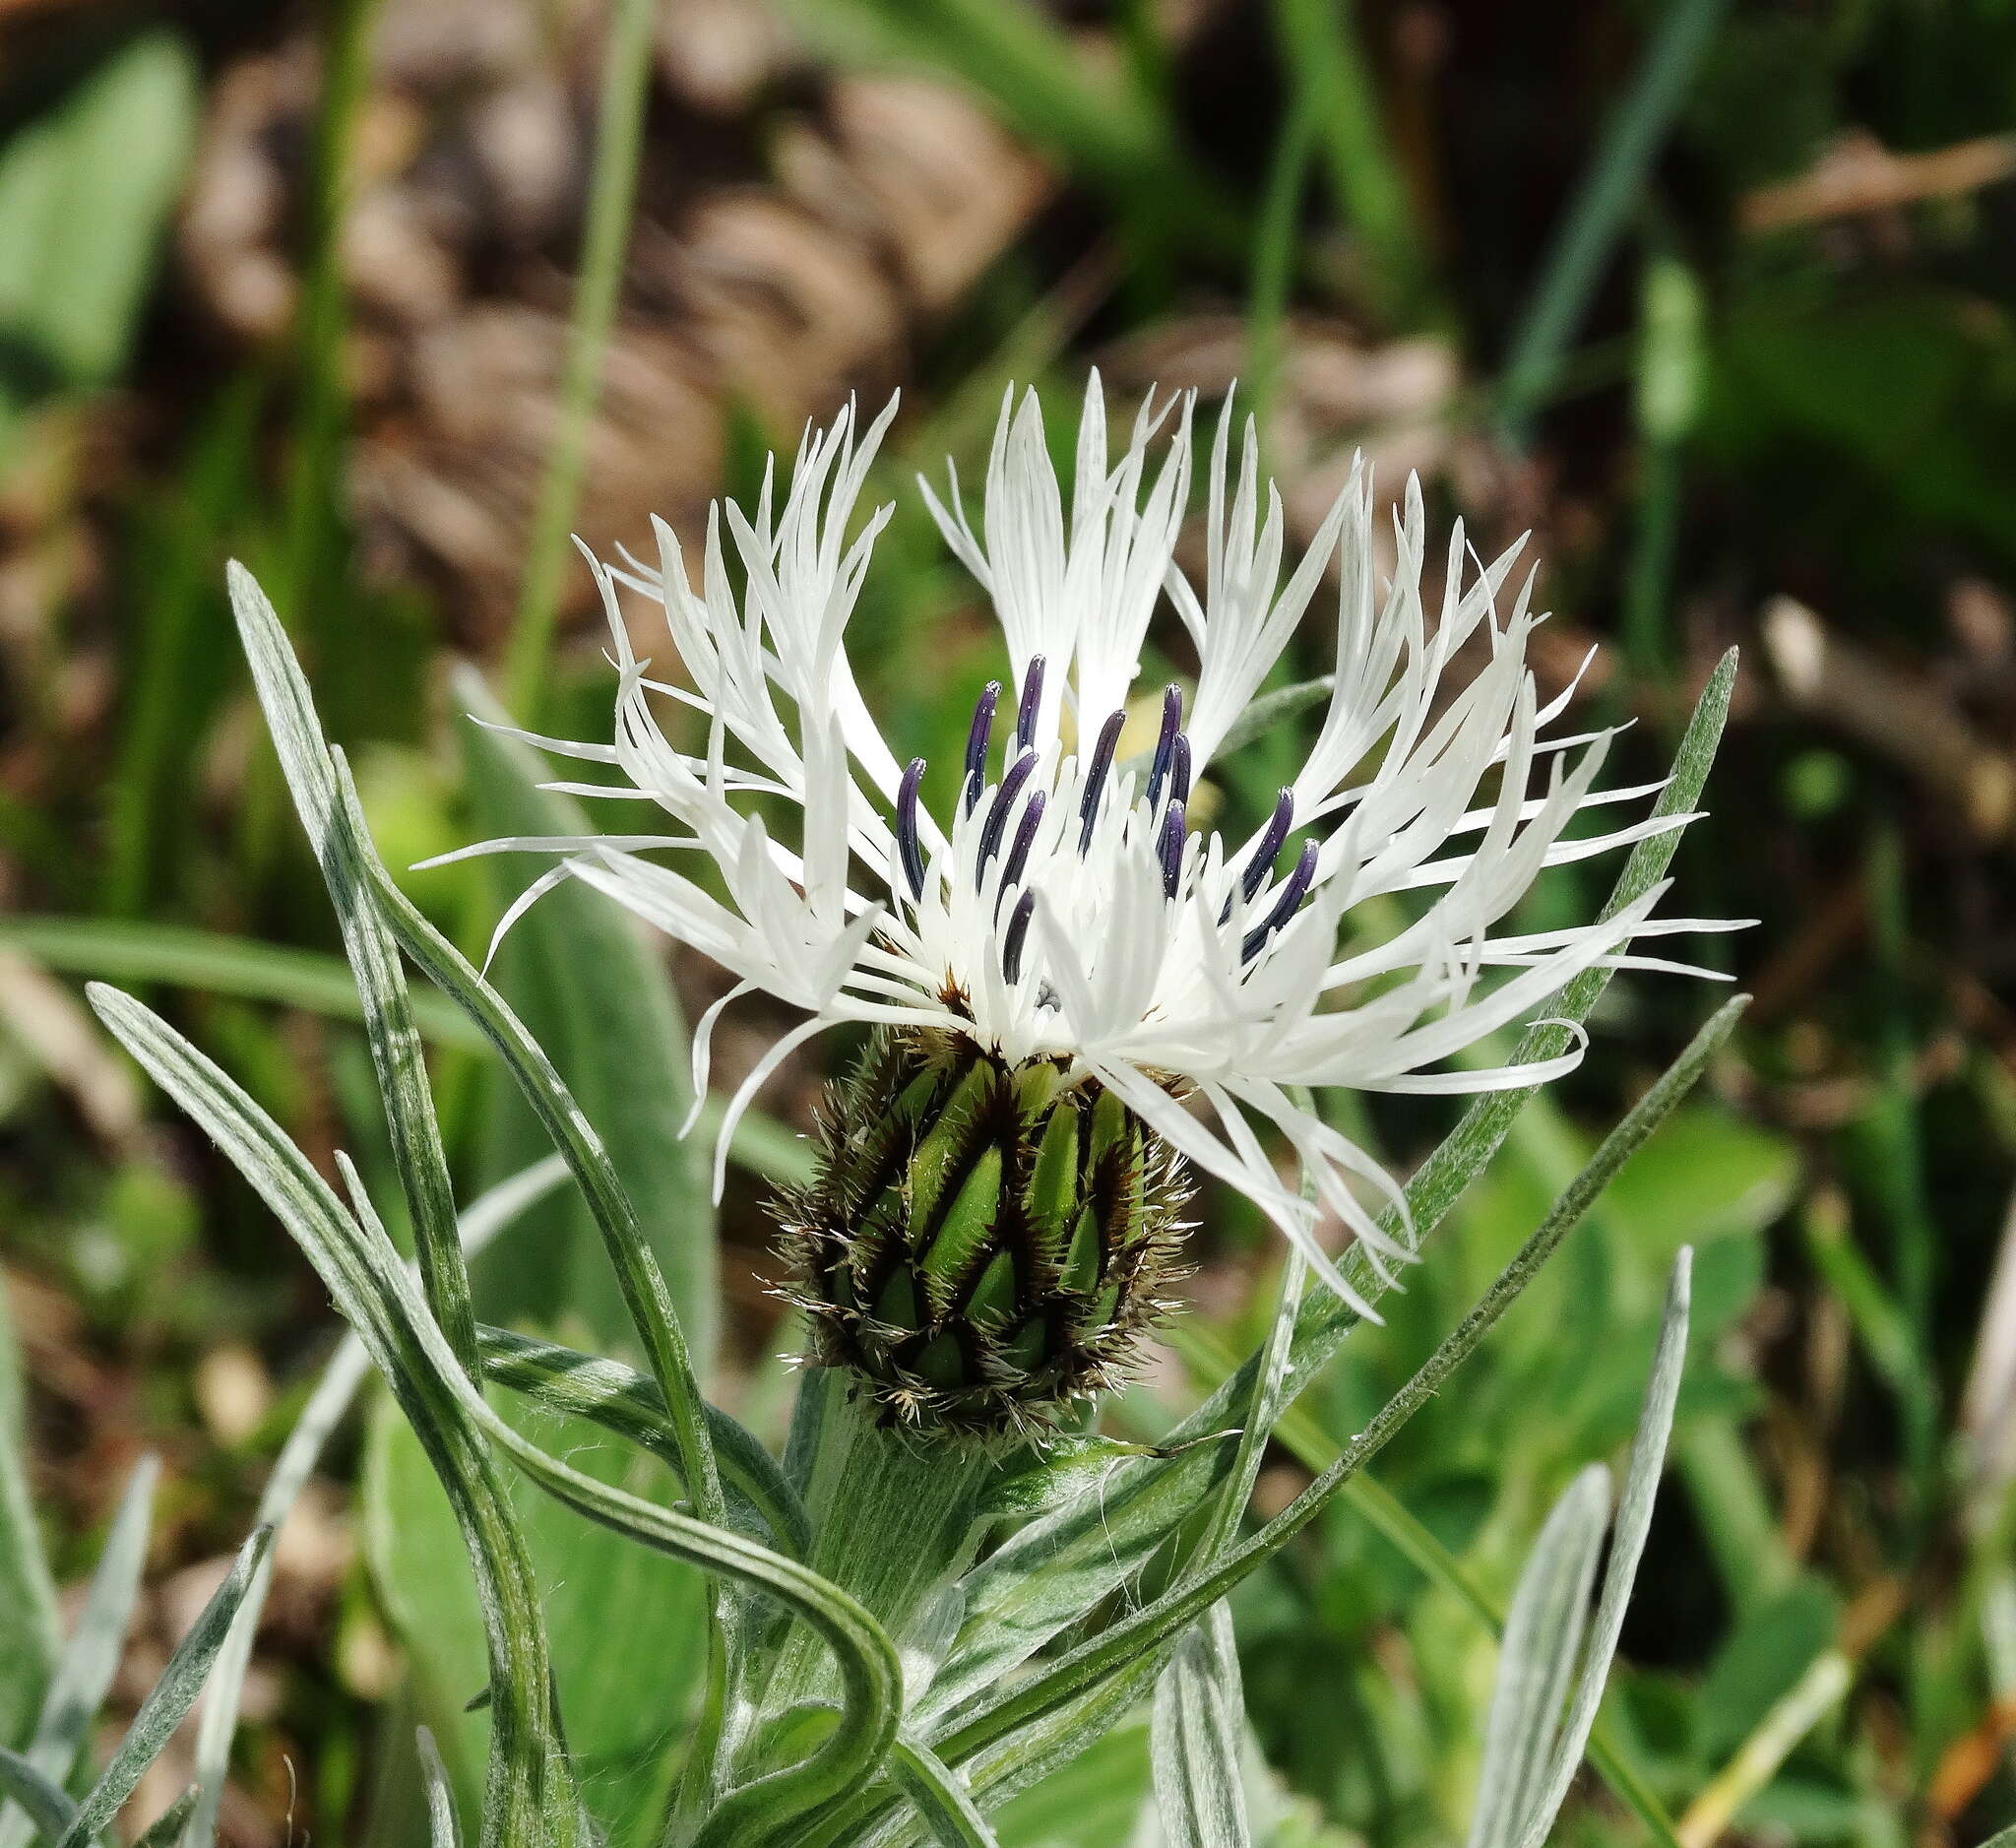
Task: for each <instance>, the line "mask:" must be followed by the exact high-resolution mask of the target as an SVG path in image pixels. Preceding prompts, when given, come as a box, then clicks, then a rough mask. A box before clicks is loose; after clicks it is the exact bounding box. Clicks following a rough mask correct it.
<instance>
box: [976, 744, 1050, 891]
mask: <svg viewBox="0 0 2016 1848" xmlns="http://www.w3.org/2000/svg"><path fill="white" fill-rule="evenodd" d="M1035 768H1036V752H1034V751H1024V752H1023V754H1022V755H1021V756H1020V757H1018V758H1016V760H1015V762H1014V763H1013V764H1012V765H1010V766H1009V770H1008V774H1007V775H1006V776H1005V777H1003V778H1002V779H1001V787H1000V788H999V789H998V790H996V791H995V792H994V805H993V807H991V808H990V809H988V810H987V819H986V824H985V825H984V826H983V827H982V828H981V829H980V852H979V859H978V860H977V861H976V862H975V868H976V870H977V871H979V872H985V871H986V869H987V862H988V861H989V860H992V859H993V858H994V856H995V855H996V854H998V853H999V852H1000V851H1001V837H1002V835H1004V834H1006V833H1007V832H1008V811H1009V810H1010V809H1011V808H1013V807H1014V806H1015V798H1016V797H1018V796H1020V795H1021V794H1022V786H1023V785H1024V784H1025V783H1027V782H1028V781H1029V778H1030V773H1031V772H1032V771H1033V770H1035Z"/></svg>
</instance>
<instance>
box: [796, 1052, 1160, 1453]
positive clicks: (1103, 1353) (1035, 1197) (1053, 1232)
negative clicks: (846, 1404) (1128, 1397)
mask: <svg viewBox="0 0 2016 1848" xmlns="http://www.w3.org/2000/svg"><path fill="white" fill-rule="evenodd" d="M820 1130H821V1135H820V1152H819V1171H818V1175H817V1178H816V1179H814V1180H813V1181H812V1183H811V1184H810V1185H809V1186H807V1187H805V1188H802V1189H800V1190H798V1191H797V1192H796V1193H794V1194H793V1195H792V1196H790V1197H789V1199H788V1201H787V1205H786V1220H787V1225H786V1238H787V1244H788V1250H789V1253H790V1256H791V1259H792V1262H793V1264H794V1266H795V1269H796V1272H797V1278H796V1283H795V1285H794V1287H793V1289H792V1290H791V1291H790V1296H791V1300H792V1301H793V1302H795V1303H797V1304H798V1305H799V1306H801V1307H803V1308H804V1309H805V1310H806V1311H807V1312H808V1313H809V1314H810V1316H811V1318H812V1327H813V1339H814V1355H815V1358H816V1359H817V1360H818V1361H819V1362H820V1363H821V1364H823V1365H825V1366H828V1367H844V1368H847V1369H849V1370H851V1371H852V1372H853V1373H854V1374H855V1375H856V1376H857V1377H858V1378H859V1379H860V1380H861V1381H862V1382H863V1383H864V1384H865V1385H866V1387H867V1389H868V1390H869V1391H870V1392H871V1393H872V1394H873V1395H874V1397H875V1398H876V1400H877V1401H878V1402H879V1403H880V1404H881V1405H882V1406H883V1408H884V1410H885V1411H886V1412H887V1413H888V1415H889V1416H890V1417H891V1418H892V1419H893V1420H895V1421H898V1422H901V1423H905V1424H913V1425H920V1426H936V1427H950V1428H953V1429H958V1430H966V1431H974V1432H1010V1431H1020V1430H1028V1429H1031V1428H1034V1427H1039V1426H1041V1425H1045V1424H1048V1423H1051V1422H1053V1421H1054V1419H1055V1417H1056V1416H1057V1414H1058V1413H1059V1412H1060V1411H1062V1410H1063V1409H1064V1408H1066V1407H1068V1406H1070V1405H1071V1404H1073V1403H1074V1402H1076V1401H1079V1400H1083V1399H1085V1398H1088V1397H1090V1396H1091V1395H1092V1394H1094V1393H1096V1392H1100V1391H1103V1390H1105V1389H1107V1388H1110V1387H1111V1386H1113V1385H1116V1384H1117V1383H1119V1381H1120V1380H1121V1379H1123V1378H1124V1377H1125V1374H1126V1370H1127V1367H1128V1363H1129V1361H1130V1360H1131V1359H1132V1358H1133V1356H1134V1354H1135V1351H1136V1349H1137V1347H1138V1345H1139V1341H1140V1336H1141V1331H1142V1330H1143V1329H1144V1328H1145V1327H1146V1326H1148V1325H1149V1324H1150V1323H1151V1322H1153V1321H1154V1320H1155V1319H1156V1318H1157V1317H1158V1316H1160V1315H1161V1314H1162V1313H1164V1312H1165V1311H1166V1309H1167V1307H1168V1304H1167V1303H1166V1301H1165V1299H1164V1296H1163V1291H1164V1289H1165V1287H1166V1285H1167V1284H1168V1283H1169V1282H1170V1280H1171V1279H1172V1278H1173V1277H1175V1276H1177V1275H1179V1274H1180V1273H1179V1271H1178V1270H1177V1268H1176V1254H1177V1248H1178V1245H1179V1242H1180V1234H1181V1231H1182V1228H1181V1227H1180V1226H1179V1225H1178V1224H1177V1215H1178V1213H1179V1212H1180V1211H1181V1209H1182V1206H1183V1204H1184V1201H1185V1199H1186V1198H1187V1190H1186V1188H1185V1187H1184V1186H1183V1184H1182V1181H1181V1179H1180V1174H1179V1166H1180V1165H1179V1163H1178V1162H1177V1160H1176V1158H1175V1156H1174V1155H1173V1154H1172V1152H1171V1151H1170V1150H1169V1148H1168V1147H1167V1145H1166V1143H1164V1142H1163V1140H1162V1139H1161V1138H1160V1137H1159V1136H1157V1135H1156V1134H1155V1133H1154V1132H1153V1131H1152V1130H1150V1129H1149V1128H1148V1127H1147V1126H1146V1125H1145V1124H1144V1123H1142V1121H1141V1120H1140V1118H1138V1117H1137V1116H1136V1115H1134V1114H1133V1112H1132V1111H1130V1110H1128V1109H1127V1108H1126V1106H1125V1105H1123V1104H1122V1103H1121V1102H1120V1100H1119V1099H1118V1098H1116V1097H1114V1096H1113V1095H1112V1094H1111V1093H1110V1092H1107V1091H1105V1090H1103V1089H1102V1088H1101V1087H1100V1086H1099V1085H1098V1084H1096V1083H1094V1082H1092V1081H1091V1080H1081V1081H1079V1082H1077V1083H1067V1082H1066V1070H1065V1067H1064V1066H1063V1065H1062V1064H1060V1063H1058V1062H1056V1061H1054V1060H1050V1059H1038V1060H1034V1061H1032V1062H1030V1063H1027V1064H1023V1065H1018V1066H1009V1065H1006V1064H1004V1063H1002V1062H1001V1060H999V1059H998V1058H996V1057H995V1056H993V1055H992V1054H990V1053H988V1052H985V1051H981V1050H980V1049H978V1048H977V1047H976V1046H974V1045H973V1043H972V1042H971V1041H969V1040H966V1039H964V1038H961V1037H959V1036H955V1035H952V1034H945V1033H936V1032H914V1031H908V1030H904V1031H896V1032H883V1033H879V1034H878V1035H877V1036H876V1037H875V1039H874V1040H873V1042H872V1043H871V1044H870V1046H869V1048H868V1051H867V1052H866V1053H865V1055H864V1056H863V1057H862V1059H861V1062H860V1064H859V1066H858V1067H857V1068H856V1069H855V1070H854V1072H853V1073H852V1075H851V1077H850V1078H849V1079H848V1080H847V1081H846V1082H845V1083H843V1084H840V1085H838V1086H836V1087H835V1088H834V1090H833V1092H832V1094H831V1096H830V1098H829V1100H828V1105H827V1109H826V1112H825V1114H824V1116H823V1119H822V1122H821V1125H820Z"/></svg>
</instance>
